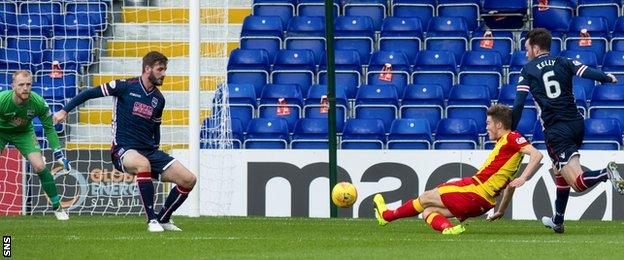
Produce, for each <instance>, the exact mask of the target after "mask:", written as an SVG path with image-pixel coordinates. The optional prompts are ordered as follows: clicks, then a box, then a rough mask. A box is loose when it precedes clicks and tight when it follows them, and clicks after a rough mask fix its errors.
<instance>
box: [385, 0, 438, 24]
mask: <svg viewBox="0 0 624 260" xmlns="http://www.w3.org/2000/svg"><path fill="white" fill-rule="evenodd" d="M436 5H437V3H436V0H394V1H392V14H393V16H394V17H411V18H418V19H420V21H421V23H422V24H423V27H427V25H428V24H429V20H431V18H432V17H434V16H435V12H436V11H435V6H436Z"/></svg>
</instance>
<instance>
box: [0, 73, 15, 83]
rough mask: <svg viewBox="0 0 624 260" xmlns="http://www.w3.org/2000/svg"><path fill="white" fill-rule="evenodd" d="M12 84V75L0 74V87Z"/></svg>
mask: <svg viewBox="0 0 624 260" xmlns="http://www.w3.org/2000/svg"><path fill="white" fill-rule="evenodd" d="M11 83H13V73H12V72H8V71H2V72H0V85H11Z"/></svg>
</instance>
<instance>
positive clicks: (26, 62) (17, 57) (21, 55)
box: [0, 48, 32, 71]
mask: <svg viewBox="0 0 624 260" xmlns="http://www.w3.org/2000/svg"><path fill="white" fill-rule="evenodd" d="M30 57H31V55H30V52H29V51H28V50H16V49H11V48H0V70H3V71H7V70H32V67H31V60H30Z"/></svg>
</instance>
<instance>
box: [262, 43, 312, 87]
mask: <svg viewBox="0 0 624 260" xmlns="http://www.w3.org/2000/svg"><path fill="white" fill-rule="evenodd" d="M315 75H316V62H315V61H314V53H313V52H312V51H310V50H280V51H279V52H277V55H275V62H274V64H273V71H272V72H271V82H272V83H275V84H298V85H299V86H300V87H301V91H302V93H308V88H310V86H311V85H312V84H314V82H316V80H315Z"/></svg>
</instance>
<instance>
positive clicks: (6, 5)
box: [0, 1, 18, 24]
mask: <svg viewBox="0 0 624 260" xmlns="http://www.w3.org/2000/svg"><path fill="white" fill-rule="evenodd" d="M17 13H18V12H17V3H16V2H15V1H13V2H9V1H3V2H0V22H2V23H3V24H15V23H17Z"/></svg>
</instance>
